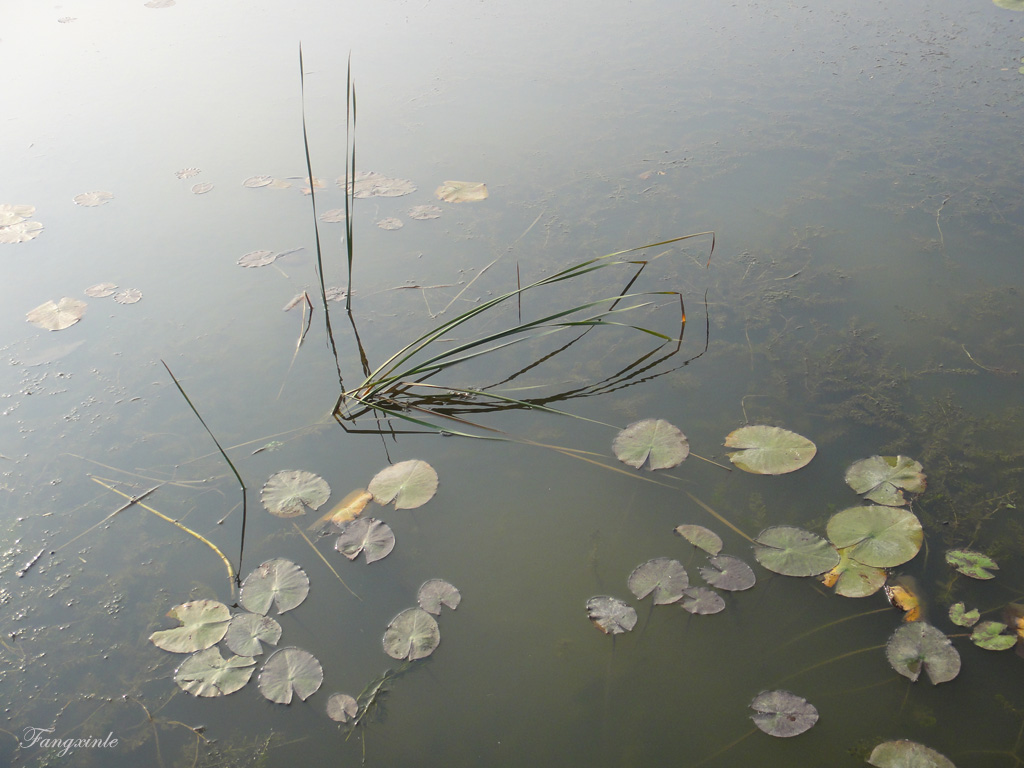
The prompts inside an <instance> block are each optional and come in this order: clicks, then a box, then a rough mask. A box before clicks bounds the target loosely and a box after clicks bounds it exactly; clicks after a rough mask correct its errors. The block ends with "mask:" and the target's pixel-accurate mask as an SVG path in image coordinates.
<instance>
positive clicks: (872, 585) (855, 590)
mask: <svg viewBox="0 0 1024 768" xmlns="http://www.w3.org/2000/svg"><path fill="white" fill-rule="evenodd" d="M887 577H888V574H887V573H886V571H885V569H883V568H875V567H873V566H870V565H864V563H858V562H857V561H856V560H853V559H851V558H850V554H849V552H848V550H845V549H840V550H839V563H838V564H837V565H836V566H835V567H834V568H833V569H832V570H831V571H829V572H828V573H825V574H822V576H821V581H822V583H823V584H824V585H825V586H826V587H829V588H830V589H831V588H833V587H835V591H836V594H837V595H841V596H842V597H867V596H868V595H873V594H875V592H877V591H878V590H880V589H881V588H882V586H883V585H884V584H885V580H886V578H887Z"/></svg>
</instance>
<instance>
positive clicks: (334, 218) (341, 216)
mask: <svg viewBox="0 0 1024 768" xmlns="http://www.w3.org/2000/svg"><path fill="white" fill-rule="evenodd" d="M320 221H323V222H326V223H327V224H341V223H342V222H343V221H345V209H344V208H332V209H331V210H329V211H324V212H323V213H321V214H320Z"/></svg>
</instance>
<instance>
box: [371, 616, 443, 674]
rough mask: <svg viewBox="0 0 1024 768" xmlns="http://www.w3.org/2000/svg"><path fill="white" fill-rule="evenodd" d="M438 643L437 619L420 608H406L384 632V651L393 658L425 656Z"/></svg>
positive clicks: (409, 658) (413, 658)
mask: <svg viewBox="0 0 1024 768" xmlns="http://www.w3.org/2000/svg"><path fill="white" fill-rule="evenodd" d="M440 643H441V630H440V629H439V628H438V626H437V621H435V620H434V617H433V616H431V615H430V614H429V613H427V612H426V611H424V610H423V609H422V608H406V609H405V610H404V611H402V612H401V613H400V614H398V615H397V616H395V618H393V619H392V620H391V623H390V624H388V628H387V630H386V631H385V632H384V652H385V653H387V655H388V656H390V657H391V658H393V659H408V660H409V661H415V660H416V659H423V658H426V657H427V656H429V655H430V654H432V653H433V652H434V650H435V649H436V648H437V646H438V645H439V644H440Z"/></svg>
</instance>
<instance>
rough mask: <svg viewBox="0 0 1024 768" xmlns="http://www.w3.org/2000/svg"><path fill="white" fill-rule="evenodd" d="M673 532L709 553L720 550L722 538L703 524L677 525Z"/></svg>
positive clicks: (712, 553)
mask: <svg viewBox="0 0 1024 768" xmlns="http://www.w3.org/2000/svg"><path fill="white" fill-rule="evenodd" d="M675 532H676V534H678V535H679V536H682V537H683V538H684V539H686V540H687V541H688V542H690V543H691V544H693V546H695V547H697V548H698V549H703V550H704V551H705V552H707V553H708V554H709V555H717V554H718V553H719V552H721V551H722V538H721V537H720V536H719V535H718V534H717V533H715V532H714V531H712V530H710V529H708V528H705V527H704V526H703V525H677V526H676V527H675Z"/></svg>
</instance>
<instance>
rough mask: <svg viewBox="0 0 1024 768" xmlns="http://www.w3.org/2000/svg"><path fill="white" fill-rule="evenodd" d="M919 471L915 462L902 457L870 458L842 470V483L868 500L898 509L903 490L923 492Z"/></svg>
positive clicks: (918, 465) (920, 470) (922, 478)
mask: <svg viewBox="0 0 1024 768" xmlns="http://www.w3.org/2000/svg"><path fill="white" fill-rule="evenodd" d="M923 469H924V468H923V467H922V466H921V464H920V463H919V462H916V461H914V460H913V459H909V458H907V457H906V456H872V457H871V458H869V459H861V460H860V461H858V462H856V463H854V464H853V465H852V466H851V467H850V468H849V469H848V470H846V483H847V485H849V486H850V487H851V488H853V490H855V491H856V492H857V493H859V494H861V495H863V496H864V498H866V499H867V500H868V501H873V502H875V503H876V504H885V505H886V506H889V507H902V506H903V505H904V504H906V503H907V501H908V499H907V498H906V497H905V496H904V495H903V492H904V491H907V492H909V493H922V492H923V491H924V489H925V484H926V481H925V476H924V471H923Z"/></svg>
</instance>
